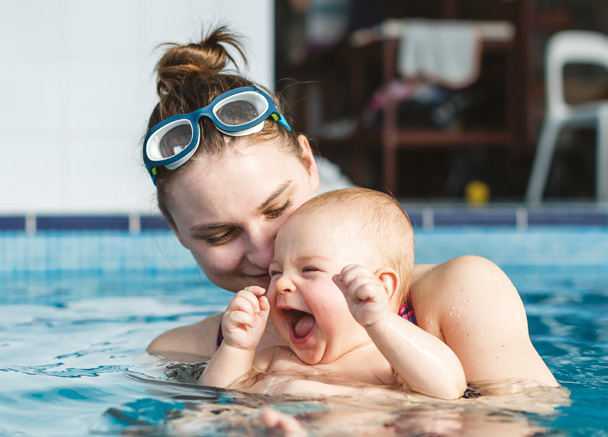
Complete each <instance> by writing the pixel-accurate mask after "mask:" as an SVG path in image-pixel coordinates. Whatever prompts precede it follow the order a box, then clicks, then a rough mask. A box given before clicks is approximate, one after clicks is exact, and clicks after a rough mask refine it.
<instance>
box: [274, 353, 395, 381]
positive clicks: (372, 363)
mask: <svg viewBox="0 0 608 437" xmlns="http://www.w3.org/2000/svg"><path fill="white" fill-rule="evenodd" d="M270 373H281V374H292V375H300V376H303V377H313V378H314V379H317V380H326V381H328V382H331V383H345V384H348V385H350V384H353V383H355V384H356V383H363V384H371V385H392V384H394V383H395V374H394V371H393V368H392V367H391V365H390V364H389V363H388V361H387V360H386V359H385V358H384V356H383V355H382V354H380V352H372V353H368V354H361V355H357V356H345V357H342V358H339V359H338V360H336V361H334V362H332V363H327V364H316V365H307V364H304V363H302V361H300V360H299V359H298V358H297V356H295V355H290V354H284V355H283V356H279V357H276V359H275V360H274V361H273V363H272V366H271V368H270Z"/></svg>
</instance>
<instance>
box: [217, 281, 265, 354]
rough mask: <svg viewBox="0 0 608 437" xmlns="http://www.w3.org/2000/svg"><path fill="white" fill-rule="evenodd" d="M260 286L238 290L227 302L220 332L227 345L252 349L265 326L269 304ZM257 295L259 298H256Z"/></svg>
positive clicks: (258, 340)
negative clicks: (228, 302)
mask: <svg viewBox="0 0 608 437" xmlns="http://www.w3.org/2000/svg"><path fill="white" fill-rule="evenodd" d="M265 292H266V290H264V289H263V288H261V287H256V286H251V287H247V288H245V289H244V290H241V291H239V292H238V293H237V294H236V295H235V296H234V298H233V299H232V300H231V301H230V304H228V308H227V309H226V312H225V313H224V317H223V319H222V334H223V335H224V341H225V342H226V344H228V345H229V346H232V347H234V348H237V349H248V350H254V349H255V348H256V346H257V345H258V343H259V342H260V339H261V338H262V335H263V334H264V329H265V328H266V322H267V321H268V313H269V310H270V304H269V303H268V299H267V298H266V296H263V294H264V293H265ZM258 296H260V297H259V299H258Z"/></svg>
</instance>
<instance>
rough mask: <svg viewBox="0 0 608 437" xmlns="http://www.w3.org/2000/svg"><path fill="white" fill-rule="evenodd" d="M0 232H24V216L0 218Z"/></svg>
mask: <svg viewBox="0 0 608 437" xmlns="http://www.w3.org/2000/svg"><path fill="white" fill-rule="evenodd" d="M0 231H25V216H4V217H0Z"/></svg>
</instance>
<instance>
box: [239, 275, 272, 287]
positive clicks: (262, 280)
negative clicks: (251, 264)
mask: <svg viewBox="0 0 608 437" xmlns="http://www.w3.org/2000/svg"><path fill="white" fill-rule="evenodd" d="M245 277H246V278H249V279H250V280H251V281H253V282H254V283H255V284H252V285H260V286H262V287H264V288H268V285H269V284H270V275H269V274H268V273H264V274H261V275H245Z"/></svg>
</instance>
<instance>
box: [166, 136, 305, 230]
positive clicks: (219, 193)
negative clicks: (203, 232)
mask: <svg viewBox="0 0 608 437" xmlns="http://www.w3.org/2000/svg"><path fill="white" fill-rule="evenodd" d="M247 149H257V151H256V150H247ZM247 149H245V150H238V151H234V152H232V151H231V152H229V153H227V154H224V155H222V156H208V157H204V158H203V159H197V160H196V161H195V162H193V163H192V165H190V166H189V167H188V168H187V169H184V171H183V172H182V173H181V174H180V175H179V177H177V178H175V181H174V184H172V187H171V193H170V196H169V197H170V203H171V207H172V213H174V214H180V212H182V211H183V212H190V213H192V214H195V215H196V216H199V217H200V216H201V215H202V216H206V217H208V218H209V219H210V220H228V219H230V217H231V216H235V214H236V215H237V216H240V215H243V214H247V213H254V212H256V211H258V210H259V209H260V208H262V207H263V206H265V205H269V204H271V203H272V201H273V200H277V199H280V198H282V196H283V195H284V194H290V193H291V191H293V190H295V189H297V187H298V186H299V185H300V184H301V182H302V181H300V180H299V179H300V178H301V176H302V173H305V172H306V170H305V169H304V167H303V166H302V164H301V163H300V161H299V159H297V158H296V157H295V156H293V155H288V154H285V153H283V152H281V151H280V150H277V149H276V148H274V147H267V146H266V147H264V146H262V147H256V146H252V147H249V148H247ZM233 219H234V217H233Z"/></svg>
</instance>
